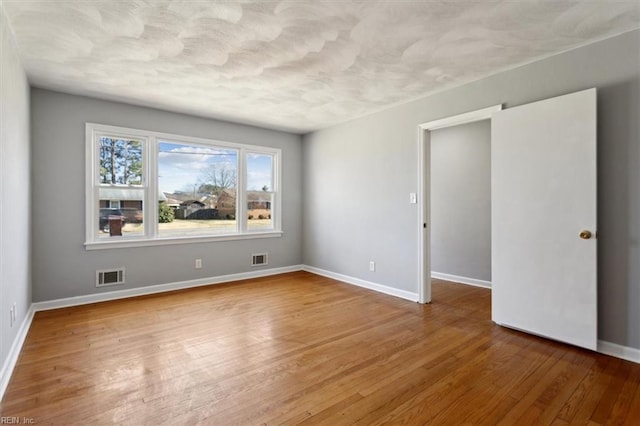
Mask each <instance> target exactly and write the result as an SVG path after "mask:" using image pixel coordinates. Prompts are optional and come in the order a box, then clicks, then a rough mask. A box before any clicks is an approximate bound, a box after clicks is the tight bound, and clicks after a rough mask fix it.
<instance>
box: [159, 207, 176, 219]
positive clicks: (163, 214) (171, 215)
mask: <svg viewBox="0 0 640 426" xmlns="http://www.w3.org/2000/svg"><path fill="white" fill-rule="evenodd" d="M175 218H176V216H175V212H174V211H173V209H172V208H171V207H169V206H168V205H167V203H160V205H159V206H158V221H159V222H160V223H169V222H173V219H175Z"/></svg>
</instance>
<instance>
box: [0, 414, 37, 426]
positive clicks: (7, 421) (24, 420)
mask: <svg viewBox="0 0 640 426" xmlns="http://www.w3.org/2000/svg"><path fill="white" fill-rule="evenodd" d="M34 424H36V421H35V419H33V418H32V417H18V416H15V417H9V416H6V417H0V425H34Z"/></svg>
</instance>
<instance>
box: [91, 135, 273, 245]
mask: <svg viewBox="0 0 640 426" xmlns="http://www.w3.org/2000/svg"><path fill="white" fill-rule="evenodd" d="M105 133H106V134H109V135H110V136H123V137H135V138H137V139H140V140H141V141H143V154H142V155H143V170H142V185H141V187H142V188H143V189H144V190H145V197H144V200H143V203H144V206H145V208H144V209H143V221H144V235H141V236H119V237H110V238H109V239H103V240H100V239H99V237H98V226H97V223H98V217H99V214H100V212H99V203H98V201H99V194H98V188H99V184H97V183H96V180H97V179H98V173H97V171H98V169H99V161H100V160H99V156H98V155H97V141H96V137H99V136H100V135H102V134H105ZM158 140H168V141H172V142H176V143H185V144H189V143H192V144H200V145H210V146H216V147H221V148H231V149H236V150H238V170H239V173H238V179H237V182H236V184H237V188H238V189H237V194H241V197H240V196H239V197H238V200H237V203H238V206H237V209H238V210H237V215H236V217H237V219H236V220H237V221H238V228H237V229H238V231H237V232H235V233H230V234H220V235H215V234H207V235H199V236H171V237H161V236H159V235H158V232H157V224H158V211H157V210H158V209H154V208H148V206H155V205H157V204H158V182H157V178H156V177H157V157H158V155H157V154H158V152H157V150H158ZM248 153H251V154H267V155H272V156H273V173H274V176H273V185H274V188H273V190H272V192H273V194H274V202H273V204H272V206H271V209H272V214H271V217H272V218H273V219H272V220H273V228H271V229H266V230H252V231H248V230H247V213H246V212H247V206H246V203H247V195H246V194H247V190H246V188H245V182H246V173H247V170H246V164H245V157H246V155H247V154H248ZM281 158H282V150H280V149H278V148H270V147H264V146H256V145H248V144H242V143H233V142H225V141H219V140H214V139H204V138H198V137H193V136H183V135H176V134H170V133H162V132H154V131H150V130H140V129H132V128H126V127H119V126H109V125H105V124H97V123H86V126H85V202H86V204H85V220H86V224H85V225H86V228H85V243H84V245H85V248H86V250H99V249H113V248H124V247H147V246H159V245H169V244H192V243H206V242H215V241H233V240H244V239H256V238H275V237H281V236H282V234H283V232H282V191H281V188H282V185H281V183H282V182H281V169H280V167H281ZM135 187H136V188H137V187H139V186H135Z"/></svg>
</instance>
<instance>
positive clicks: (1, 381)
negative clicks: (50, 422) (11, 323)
mask: <svg viewBox="0 0 640 426" xmlns="http://www.w3.org/2000/svg"><path fill="white" fill-rule="evenodd" d="M34 313H35V309H34V307H33V304H32V305H31V306H30V307H29V310H28V311H27V315H25V317H24V320H23V321H22V324H21V325H20V329H19V330H18V334H17V335H16V338H15V339H14V340H13V344H12V345H11V349H9V355H8V356H7V359H6V360H5V362H4V364H3V365H2V370H0V401H2V398H3V397H4V393H5V391H6V390H7V386H8V385H9V380H11V375H12V374H13V369H14V368H15V366H16V363H17V362H18V358H19V357H20V352H21V351H22V345H24V341H25V339H26V338H27V333H29V329H30V328H31V322H32V321H33V314H34ZM0 423H1V422H0Z"/></svg>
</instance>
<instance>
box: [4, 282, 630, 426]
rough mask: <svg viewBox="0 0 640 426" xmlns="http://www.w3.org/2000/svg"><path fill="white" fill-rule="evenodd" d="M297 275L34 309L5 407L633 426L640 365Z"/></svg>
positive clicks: (439, 287) (484, 311)
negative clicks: (75, 305)
mask: <svg viewBox="0 0 640 426" xmlns="http://www.w3.org/2000/svg"><path fill="white" fill-rule="evenodd" d="M433 298H434V302H433V303H432V304H430V305H424V306H423V305H419V304H416V303H412V302H408V301H405V300H402V299H398V298H395V297H391V296H386V295H382V294H378V293H375V292H372V291H368V290H364V289H361V288H357V287H354V286H350V285H348V284H342V283H339V282H337V281H333V280H331V279H328V278H324V277H320V276H317V275H312V274H309V273H305V272H296V273H291V274H284V275H279V276H274V277H268V278H261V279H255V280H249V281H245V282H239V283H233V284H227V285H215V286H209V287H202V288H197V289H191V290H185V291H177V292H172V293H165V294H162V295H154V296H145V297H138V298H133V299H126V300H120V301H114V302H105V303H100V304H93V305H85V306H80V307H74V308H65V309H58V310H54V311H47V312H39V313H37V314H36V317H35V319H34V321H33V324H32V327H31V330H30V331H29V335H28V337H27V340H26V342H25V345H24V348H23V351H22V354H21V356H20V359H19V362H18V365H17V367H16V369H15V371H14V375H13V377H12V379H11V382H10V384H9V388H8V389H7V392H6V394H5V397H4V400H3V401H2V403H1V405H0V416H19V417H20V419H22V418H23V417H26V418H27V419H33V420H34V421H35V422H36V423H37V424H112V423H117V424H144V425H158V424H170V425H174V424H175V425H183V424H185V425H186V424H219V425H230V424H240V425H244V424H255V425H259V424H266V425H274V424H299V423H303V424H313V425H316V424H326V425H336V424H363V425H369V424H424V423H430V424H456V425H458V424H504V425H513V424H518V425H524V424H553V425H566V424H591V425H595V424H629V425H639V424H640V365H638V364H634V363H631V362H628V361H623V360H620V359H617V358H612V357H608V356H604V355H600V354H597V353H593V352H590V351H586V350H582V349H578V348H574V347H571V346H567V345H563V344H560V343H555V342H551V341H548V340H544V339H541V338H537V337H534V336H530V335H527V334H524V333H520V332H516V331H512V330H508V329H505V328H502V327H499V326H497V325H495V324H493V323H492V322H491V320H490V292H489V291H488V290H486V289H481V288H475V287H469V286H465V285H461V284H453V283H447V282H444V281H436V282H435V283H434V286H433Z"/></svg>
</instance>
